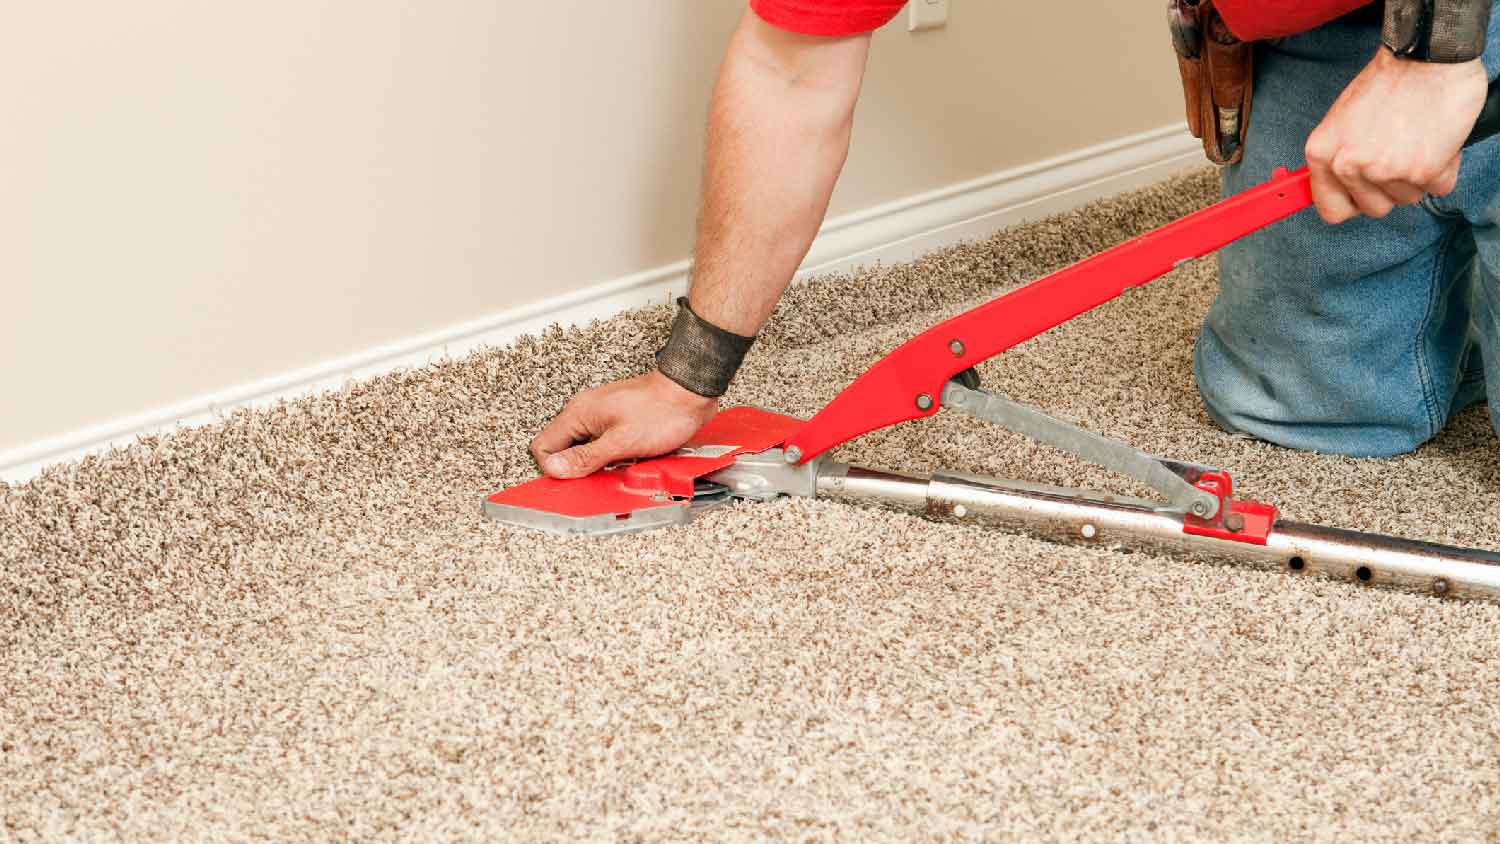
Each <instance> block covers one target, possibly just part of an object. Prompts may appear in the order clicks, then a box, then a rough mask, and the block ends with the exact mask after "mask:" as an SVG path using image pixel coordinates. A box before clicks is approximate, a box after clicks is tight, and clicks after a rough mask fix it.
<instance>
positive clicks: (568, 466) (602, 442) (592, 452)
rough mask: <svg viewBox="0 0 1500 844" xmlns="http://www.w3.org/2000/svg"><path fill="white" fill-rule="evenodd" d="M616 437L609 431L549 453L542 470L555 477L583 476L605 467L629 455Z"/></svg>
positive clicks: (542, 462) (543, 462)
mask: <svg viewBox="0 0 1500 844" xmlns="http://www.w3.org/2000/svg"><path fill="white" fill-rule="evenodd" d="M621 446H622V444H621V443H619V442H618V440H617V439H616V438H615V437H611V436H610V435H609V434H608V433H606V434H605V435H604V436H602V437H600V438H599V439H597V440H593V441H590V442H586V443H580V444H578V445H575V446H573V447H572V448H565V449H563V450H562V451H559V452H557V453H556V454H551V455H548V456H547V457H546V458H545V459H543V460H542V461H541V466H542V471H543V472H544V473H546V474H547V475H548V476H549V477H553V478H563V479H566V478H582V477H584V476H586V475H592V474H593V473H595V472H597V471H599V470H600V469H603V468H604V467H605V466H608V465H609V464H610V463H612V462H614V461H615V460H617V459H619V458H622V457H627V456H629V455H627V454H626V453H625V450H624V449H623V448H622V447H621Z"/></svg>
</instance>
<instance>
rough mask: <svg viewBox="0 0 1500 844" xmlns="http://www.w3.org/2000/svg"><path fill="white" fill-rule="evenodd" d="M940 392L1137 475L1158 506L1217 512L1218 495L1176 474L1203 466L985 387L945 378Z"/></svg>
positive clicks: (974, 411) (1010, 426)
mask: <svg viewBox="0 0 1500 844" xmlns="http://www.w3.org/2000/svg"><path fill="white" fill-rule="evenodd" d="M942 395H943V404H944V405H947V406H948V407H950V408H952V409H954V410H961V411H963V412H965V413H967V414H969V415H971V416H974V417H977V418H979V419H983V420H985V421H987V422H993V423H995V424H996V425H999V426H1001V427H1002V428H1005V429H1007V430H1010V431H1015V432H1016V433H1018V434H1022V435H1024V436H1027V437H1030V438H1031V439H1033V440H1036V441H1037V442H1040V443H1046V444H1047V445H1050V446H1054V447H1056V448H1060V449H1062V450H1063V451H1066V452H1068V453H1070V454H1074V455H1077V456H1078V457H1079V458H1081V459H1083V460H1087V461H1089V462H1090V463H1094V464H1097V465H1099V466H1103V467H1104V468H1106V469H1110V470H1113V471H1115V472H1119V473H1120V474H1122V475H1125V476H1126V477H1130V478H1134V479H1136V480H1138V481H1140V482H1141V483H1143V484H1145V485H1147V486H1149V487H1151V488H1152V489H1154V490H1156V491H1157V492H1159V493H1161V494H1162V495H1163V496H1165V497H1166V499H1167V504H1168V506H1167V507H1165V508H1160V509H1165V510H1169V511H1171V512H1176V513H1191V514H1192V515H1194V516H1197V517H1198V518H1200V519H1212V518H1214V517H1215V516H1217V515H1218V513H1219V509H1220V505H1219V499H1218V497H1217V496H1215V495H1214V494H1213V493H1210V492H1208V491H1207V490H1203V489H1199V488H1198V487H1196V486H1194V485H1193V484H1192V483H1190V482H1189V480H1188V478H1186V477H1184V475H1183V474H1182V473H1183V472H1197V471H1213V470H1211V469H1209V467H1207V466H1193V465H1191V464H1183V463H1178V462H1176V461H1164V460H1162V459H1161V458H1159V457H1155V456H1153V455H1150V454H1147V453H1146V452H1144V451H1141V450H1140V449H1137V448H1132V447H1131V446H1128V445H1126V444H1125V443H1122V442H1118V441H1116V440H1112V439H1110V438H1108V437H1105V436H1101V435H1099V434H1096V433H1094V432H1093V431H1088V430H1084V429H1083V428H1080V427H1078V426H1076V425H1070V424H1068V423H1067V422H1063V421H1062V420H1060V419H1054V418H1052V417H1051V416H1048V415H1047V414H1045V413H1043V412H1041V411H1040V410H1037V409H1036V408H1034V407H1028V406H1026V405H1024V404H1020V403H1018V402H1014V401H1011V400H1010V399H1008V398H1005V397H1004V396H997V395H995V394H994V393H991V392H988V391H986V390H971V389H969V388H968V387H965V386H963V385H961V384H958V383H955V382H952V381H950V382H948V384H947V385H946V386H945V387H943V394H942Z"/></svg>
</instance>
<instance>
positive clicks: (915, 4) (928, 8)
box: [906, 0, 948, 32]
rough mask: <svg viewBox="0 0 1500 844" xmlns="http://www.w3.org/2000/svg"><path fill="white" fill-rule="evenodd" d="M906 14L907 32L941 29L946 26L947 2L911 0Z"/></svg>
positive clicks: (946, 0) (907, 5)
mask: <svg viewBox="0 0 1500 844" xmlns="http://www.w3.org/2000/svg"><path fill="white" fill-rule="evenodd" d="M906 14H907V17H906V31H907V32H916V31H917V30H919V29H941V28H943V27H945V26H947V25H948V0H911V2H909V3H907V4H906Z"/></svg>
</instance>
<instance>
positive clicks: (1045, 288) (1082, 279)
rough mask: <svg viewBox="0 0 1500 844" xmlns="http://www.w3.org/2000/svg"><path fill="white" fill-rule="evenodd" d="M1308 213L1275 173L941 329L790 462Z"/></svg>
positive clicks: (897, 355)
mask: <svg viewBox="0 0 1500 844" xmlns="http://www.w3.org/2000/svg"><path fill="white" fill-rule="evenodd" d="M1311 204H1312V191H1311V188H1310V187H1309V184H1308V175H1307V169H1306V168H1302V169H1300V170H1297V171H1296V172H1294V173H1287V172H1286V171H1285V170H1284V169H1278V170H1277V171H1276V173H1275V174H1274V175H1273V176H1272V177H1271V179H1270V181H1268V182H1266V183H1265V184H1263V185H1259V186H1257V187H1253V188H1251V189H1249V190H1247V191H1244V192H1243V193H1240V194H1239V195H1237V196H1232V197H1230V198H1229V199H1225V200H1222V201H1220V202H1216V203H1214V204H1213V205H1210V206H1208V207H1207V208H1204V209H1202V210H1200V211H1196V212H1194V213H1192V214H1189V215H1188V216H1186V217H1183V218H1182V219H1181V220H1177V221H1176V222H1173V223H1168V224H1167V225H1165V226H1162V227H1161V228H1159V229H1156V230H1154V231H1151V232H1147V233H1146V234H1143V235H1141V236H1139V237H1136V238H1134V239H1132V240H1128V241H1126V242H1124V243H1122V244H1120V245H1118V246H1115V247H1113V248H1111V249H1108V250H1106V251H1104V252H1100V253H1099V254H1098V255H1094V256H1093V257H1091V258H1086V259H1084V260H1082V261H1080V262H1078V263H1076V264H1073V265H1072V266H1070V267H1065V268H1063V269H1061V270H1058V271H1057V272H1055V273H1052V274H1051V275H1048V276H1044V277H1042V278H1040V279H1037V280H1036V281H1033V282H1031V283H1030V284H1028V285H1026V286H1025V287H1020V288H1017V289H1015V290H1012V291H1011V292H1009V293H1006V294H1005V295H1003V296H1000V297H998V298H995V299H992V300H990V301H988V302H986V303H984V304H983V305H980V306H979V307H977V308H974V309H972V310H969V311H965V312H964V313H962V314H959V315H958V316H956V317H953V318H952V319H949V320H947V321H946V322H941V323H938V324H937V325H935V326H933V327H932V328H929V329H927V330H926V331H924V332H922V333H921V334H918V335H917V336H915V337H913V338H911V339H910V340H908V341H906V342H905V343H904V344H902V345H901V346H900V347H899V348H897V349H896V350H895V351H893V352H891V353H890V354H888V355H886V356H885V357H883V358H881V359H880V360H878V361H876V362H875V365H874V366H872V367H870V368H869V369H867V370H865V373H864V374H863V375H861V376H859V378H857V379H855V381H854V383H852V384H850V385H849V386H848V387H845V388H844V390H843V392H841V393H839V394H838V395H836V396H834V397H833V401H831V402H829V403H828V404H827V405H826V406H825V407H824V408H823V409H822V410H820V411H818V413H817V415H816V416H814V417H813V418H812V419H810V420H808V421H807V423H806V424H804V425H803V426H802V427H800V428H798V429H797V431H796V433H795V434H793V435H792V438H791V439H790V440H788V441H787V452H788V456H789V457H795V458H796V459H797V462H799V463H800V462H805V461H807V460H810V459H812V458H814V457H817V456H818V455H819V454H822V453H823V452H825V451H827V450H828V449H830V448H833V447H834V446H837V445H840V444H842V443H845V442H848V441H849V440H852V439H854V438H855V437H857V436H859V435H861V434H865V433H868V432H870V431H873V430H875V429H876V428H884V427H886V426H887V425H894V424H896V423H897V422H905V421H906V420H908V419H916V418H918V417H921V416H931V415H932V414H934V413H937V412H938V407H939V403H940V399H939V396H940V395H941V394H942V391H943V385H944V384H946V383H947V382H948V379H949V378H952V377H953V376H954V375H956V374H958V373H959V372H962V371H963V370H965V369H968V368H969V367H971V366H973V365H974V364H976V363H978V362H980V361H982V360H986V359H988V358H991V357H994V356H995V355H998V354H1000V353H1001V352H1003V351H1005V350H1006V349H1009V348H1010V347H1011V346H1014V345H1016V344H1017V343H1021V342H1023V341H1026V340H1029V339H1031V338H1032V337H1035V336H1036V335H1038V334H1040V333H1042V332H1043V331H1046V330H1047V329H1049V328H1053V327H1054V326H1057V325H1061V324H1062V323H1064V322H1067V321H1068V320H1070V319H1072V318H1073V317H1075V316H1078V315H1079V314H1081V313H1083V312H1084V311H1087V310H1089V309H1090V308H1095V307H1098V306H1099V305H1102V304H1104V303H1105V302H1108V301H1109V300H1111V299H1113V298H1115V297H1116V296H1118V295H1120V294H1121V293H1123V292H1125V290H1126V289H1128V288H1131V287H1137V286H1139V285H1142V284H1145V283H1146V282H1148V281H1151V280H1152V279H1156V278H1159V277H1161V276H1163V275H1165V274H1166V273H1167V272H1168V271H1170V270H1171V269H1172V268H1173V267H1174V266H1176V265H1177V264H1179V263H1181V262H1182V261H1184V260H1188V259H1192V258H1198V257H1202V256H1203V255H1207V254H1208V253H1210V252H1213V251H1214V250H1216V249H1218V248H1220V247H1222V246H1224V245H1225V244H1227V243H1231V242H1233V241H1235V240H1238V239H1239V238H1241V237H1244V236H1245V235H1247V234H1249V233H1251V232H1253V231H1255V230H1257V229H1260V228H1263V227H1265V226H1268V225H1270V224H1271V223H1274V222H1276V221H1278V220H1281V219H1283V218H1286V217H1289V216H1291V215H1292V214H1295V213H1297V212H1298V211H1301V210H1302V209H1304V208H1306V207H1307V206H1309V205H1311ZM793 448H795V449H797V451H796V452H793V451H792V449H793Z"/></svg>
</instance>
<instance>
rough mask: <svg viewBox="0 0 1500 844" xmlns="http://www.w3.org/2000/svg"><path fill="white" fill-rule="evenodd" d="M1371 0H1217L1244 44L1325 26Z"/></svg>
mask: <svg viewBox="0 0 1500 844" xmlns="http://www.w3.org/2000/svg"><path fill="white" fill-rule="evenodd" d="M1369 3H1370V0H1214V8H1215V9H1218V10H1219V14H1220V15H1222V16H1223V17H1224V23H1226V24H1228V25H1229V31H1230V32H1233V33H1234V34H1235V37H1237V38H1239V39H1240V40H1241V41H1260V40H1262V39H1266V38H1280V37H1282V36H1284V35H1292V34H1294V33H1298V32H1306V31H1307V30H1309V29H1313V28H1315V27H1319V26H1322V25H1323V24H1325V23H1328V22H1329V21H1331V20H1333V19H1334V18H1337V17H1342V16H1343V15H1346V14H1348V13H1350V12H1352V11H1354V10H1355V9H1358V8H1359V7H1361V6H1366V5H1369Z"/></svg>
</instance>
